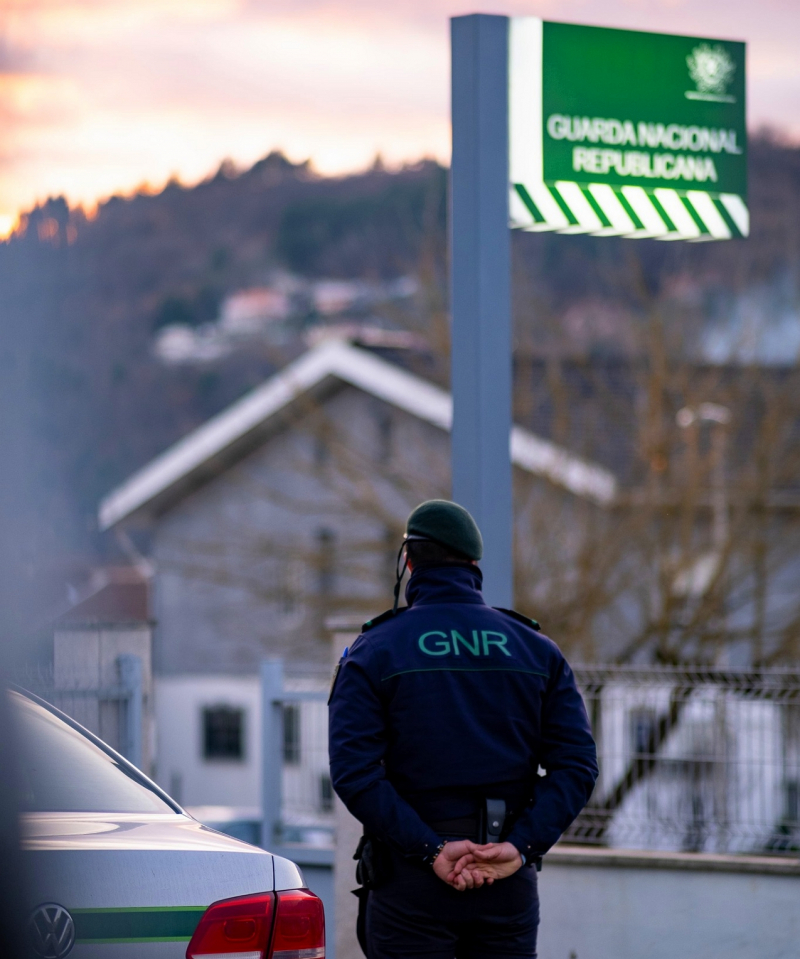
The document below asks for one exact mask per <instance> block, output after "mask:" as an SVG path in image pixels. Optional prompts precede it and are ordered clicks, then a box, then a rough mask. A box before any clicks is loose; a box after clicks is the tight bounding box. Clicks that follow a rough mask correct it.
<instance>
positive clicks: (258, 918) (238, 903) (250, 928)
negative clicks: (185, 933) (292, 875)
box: [186, 892, 275, 959]
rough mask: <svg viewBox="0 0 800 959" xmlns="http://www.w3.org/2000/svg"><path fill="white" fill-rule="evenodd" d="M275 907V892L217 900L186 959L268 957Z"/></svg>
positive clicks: (252, 958)
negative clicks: (203, 958)
mask: <svg viewBox="0 0 800 959" xmlns="http://www.w3.org/2000/svg"><path fill="white" fill-rule="evenodd" d="M274 908H275V894H274V893H271V892H264V893H260V894H259V895H257V896H241V897H240V898H238V899H222V900H220V902H213V903H212V904H211V905H210V906H209V907H208V909H206V911H205V912H204V913H203V917H202V918H201V920H200V922H199V923H198V924H197V928H196V929H195V931H194V935H193V936H192V939H191V942H190V943H189V947H188V949H187V950H186V959H202V957H205V959H216V957H217V956H225V957H226V959H265V956H266V951H267V948H268V947H269V937H270V933H271V932H272V919H273V913H274Z"/></svg>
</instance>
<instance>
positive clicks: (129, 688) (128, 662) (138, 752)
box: [117, 654, 144, 768]
mask: <svg viewBox="0 0 800 959" xmlns="http://www.w3.org/2000/svg"><path fill="white" fill-rule="evenodd" d="M117 667H118V669H119V683H120V686H122V688H123V689H124V690H125V692H126V693H127V696H126V699H125V722H124V723H122V724H121V725H122V729H121V730H120V734H121V735H120V739H121V740H122V754H123V756H124V757H125V758H126V759H127V760H128V761H129V762H132V763H133V765H134V766H136V767H137V768H141V765H142V698H143V695H144V680H143V676H142V660H141V657H139V656H133V655H130V654H126V655H124V656H118V657H117Z"/></svg>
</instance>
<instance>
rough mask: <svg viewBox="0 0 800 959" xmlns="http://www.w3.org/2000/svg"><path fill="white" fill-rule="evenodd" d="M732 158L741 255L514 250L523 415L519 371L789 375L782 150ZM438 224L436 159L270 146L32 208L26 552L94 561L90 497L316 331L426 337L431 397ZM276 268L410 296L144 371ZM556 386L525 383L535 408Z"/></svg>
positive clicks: (14, 315)
mask: <svg viewBox="0 0 800 959" xmlns="http://www.w3.org/2000/svg"><path fill="white" fill-rule="evenodd" d="M750 156H751V180H750V208H751V217H752V236H751V238H750V239H748V240H746V241H732V242H726V243H707V244H688V243H676V244H669V243H661V242H657V241H639V242H636V243H633V242H629V241H626V240H619V239H605V238H604V239H598V238H593V237H575V236H570V237H563V236H554V235H551V234H516V235H515V236H514V238H513V259H514V299H515V302H514V310H515V324H516V327H515V337H516V362H517V369H518V376H517V380H518V390H517V394H518V395H517V398H516V403H517V413H518V415H519V416H520V417H521V418H523V419H526V418H527V419H528V420H529V421H531V422H533V421H532V420H531V418H532V417H533V418H534V420H535V422H534V424H533V425H536V426H537V427H540V428H541V429H542V430H543V431H545V432H550V433H556V432H558V430H559V429H561V435H562V439H563V438H564V429H565V427H564V425H563V422H561V421H559V418H558V416H554V415H549V416H548V417H544V418H543V417H541V416H538V415H536V411H535V410H534V409H533V406H534V405H535V402H534V399H532V397H533V396H534V394H535V392H536V390H532V389H529V388H528V385H527V384H528V383H529V382H530V381H529V379H528V373H527V372H526V371H528V370H534V369H535V370H544V371H545V374H544V375H545V378H547V377H550V376H551V374H552V371H553V369H554V367H553V364H556V365H557V364H559V363H563V362H568V363H570V364H572V365H573V366H575V364H577V365H579V366H580V365H581V364H591V363H597V362H607V363H613V362H620V361H624V362H626V363H629V362H631V361H635V362H643V363H645V364H651V363H652V358H653V355H654V354H653V349H654V346H653V344H654V342H655V340H657V341H658V344H659V346H658V350H659V351H661V352H660V355H662V356H663V357H678V356H680V357H683V358H684V359H693V360H699V361H702V362H704V363H707V362H712V363H722V362H727V361H730V360H733V361H735V362H737V363H741V364H745V365H747V364H751V365H752V364H753V363H756V364H758V363H763V362H768V363H772V364H775V363H783V364H786V363H789V364H791V363H793V362H795V361H796V357H797V350H798V347H800V333H799V331H800V320H799V319H798V305H797V304H798V268H800V149H796V148H792V147H788V146H785V145H782V144H780V143H777V142H775V141H774V140H771V139H769V138H761V139H757V140H756V141H755V142H753V143H752V145H751V153H750ZM446 210H447V173H446V170H445V169H443V168H442V167H441V166H439V165H437V164H436V163H434V162H430V161H425V162H421V163H419V164H416V165H411V166H408V167H405V168H403V169H401V170H398V171H387V170H386V169H384V168H383V167H382V165H381V164H380V163H379V162H376V164H375V165H374V166H373V167H372V168H371V169H369V170H367V171H364V172H362V173H357V174H353V175H349V176H343V177H323V176H320V175H318V174H316V173H315V172H314V170H313V168H312V167H311V166H310V165H309V164H292V163H290V162H289V161H288V160H286V159H285V158H284V157H282V156H281V155H280V154H276V153H273V154H270V155H269V156H267V157H266V158H264V159H263V160H261V161H259V162H258V163H256V164H255V165H254V166H253V167H252V168H250V169H248V170H237V169H236V168H235V167H234V166H233V165H232V164H230V163H228V162H226V163H223V164H222V166H221V167H220V169H219V170H218V171H217V172H216V173H215V174H214V175H213V176H211V177H209V178H208V179H207V180H205V181H203V182H202V183H199V184H198V185H196V186H193V187H186V186H183V185H181V184H180V183H178V182H170V183H169V184H168V185H167V186H166V187H165V188H164V189H163V190H162V191H160V192H159V193H155V194H154V193H148V192H139V193H136V194H135V195H132V196H127V197H121V196H115V197H112V198H110V199H109V200H107V201H105V202H103V203H101V204H100V206H99V207H98V209H97V210H96V211H95V212H94V213H93V214H92V215H91V216H87V215H86V214H85V213H84V211H83V210H81V209H77V208H70V207H69V206H68V204H67V203H66V202H65V201H64V200H63V199H58V198H56V199H51V200H48V201H47V202H46V203H43V204H41V205H40V206H37V207H36V208H35V209H33V210H31V211H30V212H29V213H28V214H27V215H26V216H25V217H23V218H22V220H21V223H20V225H19V228H18V229H17V230H16V232H15V233H14V234H13V235H12V236H11V237H10V238H9V239H8V240H7V241H6V242H4V243H0V324H1V326H0V329H1V330H2V343H3V358H4V359H3V362H4V366H5V369H6V370H7V371H13V373H14V377H16V379H15V382H16V383H17V387H18V389H17V392H16V393H14V394H13V403H14V404H15V408H17V409H18V417H19V419H20V421H21V422H24V424H25V425H26V428H27V435H28V436H32V437H34V442H33V444H32V445H31V444H28V445H27V446H26V447H25V449H24V450H23V454H24V456H25V457H27V458H28V461H29V462H28V463H27V472H26V476H27V477H28V479H27V480H26V483H28V486H29V495H30V502H31V503H32V504H34V503H35V508H36V510H37V512H38V514H39V515H40V517H41V518H42V525H43V527H46V529H47V533H46V535H43V540H42V544H40V547H39V548H40V549H41V550H44V551H49V552H51V553H57V552H59V551H63V552H64V553H65V554H67V553H76V554H80V555H81V556H92V555H98V551H101V550H102V548H103V547H102V544H101V542H100V540H99V539H98V538H97V536H96V534H95V532H94V529H93V522H94V516H95V509H96V504H97V502H98V499H99V498H100V497H101V496H102V495H103V494H104V493H106V492H107V491H108V490H109V489H110V488H112V487H113V486H114V485H115V484H117V483H119V482H120V481H121V480H123V479H124V478H125V477H126V476H127V475H129V474H130V473H131V472H132V471H133V470H134V469H136V468H137V467H139V466H141V465H142V464H144V463H145V462H147V461H148V460H149V459H150V458H151V457H152V456H154V455H155V454H156V453H158V452H159V451H161V450H162V449H164V448H165V447H166V446H167V445H169V444H170V443H172V442H174V441H175V440H176V439H178V438H179V437H180V436H182V435H184V434H185V433H186V432H187V431H189V430H190V429H192V428H193V427H195V426H196V425H198V424H199V423H201V422H202V421H204V420H205V419H207V418H208V417H209V416H210V415H212V414H213V413H215V412H217V411H218V410H220V409H222V408H223V407H224V406H226V405H227V404H229V403H230V402H232V401H233V400H234V399H236V398H237V397H238V396H241V395H242V394H243V393H244V392H246V391H247V390H248V389H251V388H252V387H253V386H255V385H256V384H258V383H259V382H261V381H262V380H263V379H264V378H265V377H266V376H268V375H269V374H270V373H271V372H272V371H274V370H275V369H276V368H278V367H280V366H281V365H282V364H283V363H285V362H286V361H287V360H288V359H290V358H291V357H292V356H295V355H297V354H298V353H299V352H301V351H302V350H303V349H305V348H306V343H307V341H308V340H307V337H308V334H309V332H310V331H313V330H314V329H316V328H318V327H319V326H322V325H326V324H330V323H332V322H341V321H343V320H346V321H351V322H352V321H356V322H358V323H366V324H378V325H382V326H383V327H385V328H389V329H397V330H407V331H412V332H413V333H415V334H417V335H418V337H421V338H422V341H424V344H425V345H424V346H423V347H422V348H418V349H417V355H415V356H408V357H407V358H406V362H409V363H411V364H416V365H417V367H419V368H421V369H423V371H424V372H425V375H427V376H430V377H432V378H434V379H437V380H439V381H440V382H442V383H446V379H447V361H446V354H447V317H446V300H447V297H446V273H447V270H446ZM276 276H278V277H280V276H289V277H292V278H294V279H293V282H295V283H296V284H301V285H302V284H303V283H306V284H308V283H313V282H315V281H318V280H327V281H364V282H367V283H374V284H380V283H384V284H385V283H387V282H389V281H393V280H397V279H398V278H404V277H411V278H413V279H414V280H415V283H416V285H415V292H414V293H413V295H409V296H406V297H405V298H404V299H402V300H401V301H398V302H393V303H388V302H387V303H383V304H377V305H376V304H371V305H369V306H366V307H361V308H353V309H351V310H349V311H348V310H345V311H343V312H342V313H341V314H340V315H337V316H327V315H326V316H323V315H320V313H319V312H318V311H317V310H315V307H314V304H313V302H312V301H309V300H308V299H306V300H305V301H304V300H302V298H301V299H300V300H299V301H298V303H299V306H298V305H297V304H295V307H294V308H293V310H294V311H293V313H292V315H291V316H290V317H289V318H288V320H287V321H286V323H285V324H284V334H285V335H283V336H282V338H280V339H279V340H275V339H269V338H267V337H265V338H262V339H259V338H255V339H253V338H250V339H249V340H247V341H246V342H243V343H242V345H241V347H240V348H235V349H231V350H229V351H228V352H227V353H225V355H224V356H220V357H219V358H217V359H215V360H210V361H207V362H203V363H180V364H176V363H172V364H170V363H165V362H163V361H162V360H160V359H159V357H158V356H157V354H156V351H155V349H154V343H155V341H156V338H157V337H158V335H159V331H160V330H164V329H166V328H175V327H178V328H186V327H188V328H190V329H198V330H199V329H204V328H206V327H208V325H209V324H213V323H214V322H215V320H216V318H217V317H218V315H219V313H220V309H221V307H222V305H223V303H224V301H225V299H226V297H228V296H230V295H231V294H233V293H235V292H236V291H237V290H247V289H250V288H258V287H264V286H268V285H269V284H271V283H273V282H274V281H275V277H276ZM654 337H655V340H654ZM417 342H420V341H419V340H418V341H417ZM398 355H399V354H398ZM665 362H666V360H665ZM538 375H539V374H537V376H538ZM14 377H12V378H14ZM557 386H558V382H557V378H556V380H547V383H546V385H545V387H542V384H541V382H537V388H538V389H539V391H540V392H541V389H542V388H545V391H546V392H547V397H546V398H545V399H546V403H547V404H549V405H550V407H553V404H554V399H553V398H554V395H555V393H554V391H555V392H556V393H557ZM540 399H541V398H540ZM536 402H539V401H536ZM551 413H552V410H551ZM559 423H561V425H559ZM566 433H567V434H568V433H569V429H567V430H566Z"/></svg>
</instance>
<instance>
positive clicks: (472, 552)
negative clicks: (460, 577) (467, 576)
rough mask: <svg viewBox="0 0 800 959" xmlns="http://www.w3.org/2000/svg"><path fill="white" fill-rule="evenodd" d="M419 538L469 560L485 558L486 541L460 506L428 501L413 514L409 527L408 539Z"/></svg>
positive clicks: (407, 529) (448, 501) (445, 501)
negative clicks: (445, 547) (448, 549)
mask: <svg viewBox="0 0 800 959" xmlns="http://www.w3.org/2000/svg"><path fill="white" fill-rule="evenodd" d="M415 536H419V537H421V538H423V539H432V540H433V541H434V542H436V543H439V544H440V545H441V546H447V547H449V548H450V549H452V550H453V552H455V553H460V554H461V555H462V556H465V557H466V558H467V559H475V560H478V559H480V558H481V556H483V539H482V538H481V531H480V530H479V529H478V524H477V523H476V522H475V520H474V519H473V518H472V517H471V516H470V514H469V512H468V511H467V510H465V509H464V507H463V506H459V505H458V503H451V502H450V500H446V499H429V500H428V501H427V502H425V503H420V505H419V506H418V507H417V508H416V509H415V510H413V512H412V513H411V515H410V516H409V517H408V522H407V523H406V537H407V538H408V537H415Z"/></svg>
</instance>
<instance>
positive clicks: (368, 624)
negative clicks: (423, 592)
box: [361, 606, 408, 633]
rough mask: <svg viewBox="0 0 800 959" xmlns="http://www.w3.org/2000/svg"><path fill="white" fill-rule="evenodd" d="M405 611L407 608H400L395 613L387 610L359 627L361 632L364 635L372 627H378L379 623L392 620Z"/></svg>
mask: <svg viewBox="0 0 800 959" xmlns="http://www.w3.org/2000/svg"><path fill="white" fill-rule="evenodd" d="M407 609H408V606H401V607H400V609H398V610H397V612H396V613H395V612H393V611H392V610H391V609H387V610H386V612H385V613H381V614H380V616H374V617H373V618H372V619H368V620H367V621H366V623H364V625H363V626H362V627H361V632H362V633H366V632H368V631H369V630H370V629H372V628H373V627H375V626H380V624H381V623H385V622H386V621H387V620H388V619H393V618H394V617H395V616H399V615H400V613H404V612H405V611H406V610H407Z"/></svg>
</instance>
